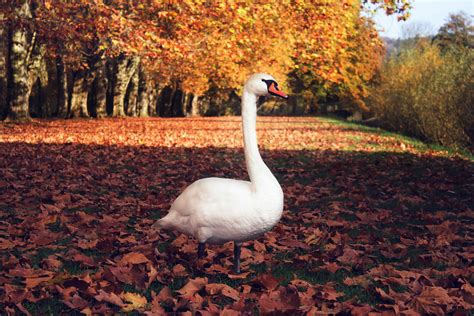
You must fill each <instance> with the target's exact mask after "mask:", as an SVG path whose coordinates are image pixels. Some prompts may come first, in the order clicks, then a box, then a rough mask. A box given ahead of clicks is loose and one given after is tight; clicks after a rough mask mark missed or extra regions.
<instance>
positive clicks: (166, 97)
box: [0, 0, 409, 119]
mask: <svg viewBox="0 0 474 316" xmlns="http://www.w3.org/2000/svg"><path fill="white" fill-rule="evenodd" d="M365 2H366V1H363V2H362V3H361V2H360V1H356V0H345V1H314V0H313V1H311V0H302V1H298V2H293V1H289V0H284V1H279V2H273V1H272V2H267V1H257V2H254V3H252V4H251V5H250V4H249V3H247V2H246V1H243V0H227V1H219V2H213V1H202V0H184V1H151V0H149V1H127V0H119V1H80V2H65V1H57V0H54V1H53V0H47V1H36V0H22V1H15V2H12V3H9V4H2V10H1V14H2V19H3V21H4V22H6V23H3V24H2V30H1V32H3V33H5V34H11V36H9V37H8V41H9V42H10V44H9V43H3V44H2V46H1V47H3V48H4V49H3V51H4V53H3V54H2V56H8V58H6V57H3V59H2V62H1V63H0V66H1V67H4V68H5V69H7V72H8V73H9V76H7V79H8V80H6V79H3V81H2V87H5V86H9V87H10V89H9V90H10V91H12V93H11V95H10V96H9V97H8V98H6V97H3V98H2V99H3V103H4V104H5V105H4V107H6V108H8V111H7V112H8V117H9V118H10V119H27V118H28V117H29V114H30V112H32V113H34V114H35V115H36V116H38V115H39V114H38V113H41V115H43V116H51V115H57V116H61V117H87V116H90V115H93V116H99V117H100V116H105V115H112V116H123V115H132V116H136V115H140V116H146V115H149V114H151V115H153V114H156V113H157V112H158V113H161V114H163V115H185V113H187V112H191V113H198V112H199V110H198V109H197V107H198V105H199V101H198V100H199V96H200V95H203V94H205V93H206V91H210V90H213V89H214V90H221V91H229V92H231V91H238V89H240V86H241V83H242V82H243V80H244V78H245V77H246V76H247V75H248V74H249V73H252V72H256V71H267V72H271V73H272V74H274V75H275V76H276V77H277V78H278V79H279V80H280V81H282V82H284V81H285V78H286V77H287V76H288V74H289V73H290V72H291V71H292V73H295V71H294V70H295V69H296V73H298V76H299V77H302V76H303V75H304V76H306V77H308V78H311V80H310V81H312V82H318V83H321V84H322V85H324V86H328V87H329V86H331V87H333V86H337V87H338V89H341V91H343V93H344V94H346V95H350V96H352V97H353V99H354V100H362V99H363V98H364V95H365V92H364V84H365V82H366V81H367V80H368V79H369V78H370V76H371V71H373V66H374V65H375V64H376V63H374V62H373V60H377V59H376V58H375V59H374V58H372V57H373V56H375V55H376V54H377V52H378V50H379V43H378V42H377V40H378V39H377V36H376V34H375V31H374V29H373V27H372V26H371V25H370V23H369V22H368V21H367V20H366V19H364V18H361V17H360V12H361V4H364V3H365ZM371 3H373V4H374V5H376V6H380V7H381V8H383V9H384V10H386V11H387V13H395V14H398V15H399V16H400V17H401V18H404V17H405V15H406V14H405V13H406V10H407V8H408V7H409V5H408V3H407V1H404V0H396V1H395V0H394V1H371ZM8 41H7V42H8ZM1 47H0V48H1ZM8 47H11V52H10V53H9V54H7V53H6V51H5V48H8ZM2 89H3V90H2V91H5V90H6V89H5V88H2ZM32 91H33V92H32ZM32 93H33V97H32ZM38 94H39V95H40V97H38V96H37V95H38ZM45 98H46V99H47V100H46V101H45V100H44V99H45ZM5 100H8V105H6V101H5ZM32 100H33V101H34V100H37V101H36V105H33V107H32V108H30V107H29V103H31V102H33V101H32ZM38 100H39V101H38ZM33 103H35V102H33ZM157 105H158V107H165V108H164V109H161V108H160V109H159V110H158V109H157Z"/></svg>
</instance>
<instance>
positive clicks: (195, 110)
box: [191, 95, 201, 116]
mask: <svg viewBox="0 0 474 316" xmlns="http://www.w3.org/2000/svg"><path fill="white" fill-rule="evenodd" d="M198 100H199V96H197V95H193V96H192V100H191V116H199V115H200V114H201V113H199V102H198Z"/></svg>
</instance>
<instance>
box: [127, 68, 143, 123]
mask: <svg viewBox="0 0 474 316" xmlns="http://www.w3.org/2000/svg"><path fill="white" fill-rule="evenodd" d="M139 80H140V78H139V70H138V69H136V70H135V72H134V73H133V75H132V78H131V79H130V83H129V85H128V87H127V92H126V93H125V109H126V111H125V112H126V113H127V115H128V116H134V117H136V116H138V109H137V99H138V88H139Z"/></svg>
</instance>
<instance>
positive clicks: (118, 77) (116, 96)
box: [112, 55, 139, 116]
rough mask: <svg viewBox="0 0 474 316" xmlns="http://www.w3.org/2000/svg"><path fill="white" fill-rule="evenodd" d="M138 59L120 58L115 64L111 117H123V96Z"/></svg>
mask: <svg viewBox="0 0 474 316" xmlns="http://www.w3.org/2000/svg"><path fill="white" fill-rule="evenodd" d="M138 62H139V58H138V57H136V56H135V57H131V58H130V57H127V56H124V55H122V56H120V57H119V58H118V59H117V61H116V64H115V74H114V87H113V113H112V116H124V115H125V94H126V92H127V87H128V84H129V82H130V79H131V77H132V75H133V74H134V72H135V70H136V68H137V66H138Z"/></svg>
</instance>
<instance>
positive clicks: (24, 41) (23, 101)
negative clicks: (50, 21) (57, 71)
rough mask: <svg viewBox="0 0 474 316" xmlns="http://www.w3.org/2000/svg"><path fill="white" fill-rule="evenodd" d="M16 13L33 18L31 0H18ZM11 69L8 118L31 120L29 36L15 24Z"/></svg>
mask: <svg viewBox="0 0 474 316" xmlns="http://www.w3.org/2000/svg"><path fill="white" fill-rule="evenodd" d="M15 13H16V15H17V16H18V17H20V18H24V19H29V18H31V8H30V4H29V1H27V0H22V1H21V2H20V1H18V4H17V5H16V7H15ZM10 71H11V79H12V83H11V89H10V97H9V100H10V110H9V113H8V119H9V120H29V119H30V113H29V104H28V102H29V100H28V99H29V90H30V89H29V88H30V87H29V77H28V38H27V31H26V30H25V29H24V28H23V27H22V26H21V25H16V26H14V28H13V31H12V37H11V49H10Z"/></svg>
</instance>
